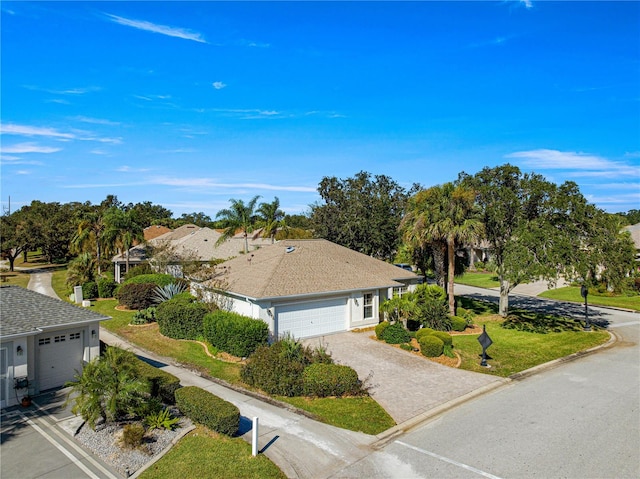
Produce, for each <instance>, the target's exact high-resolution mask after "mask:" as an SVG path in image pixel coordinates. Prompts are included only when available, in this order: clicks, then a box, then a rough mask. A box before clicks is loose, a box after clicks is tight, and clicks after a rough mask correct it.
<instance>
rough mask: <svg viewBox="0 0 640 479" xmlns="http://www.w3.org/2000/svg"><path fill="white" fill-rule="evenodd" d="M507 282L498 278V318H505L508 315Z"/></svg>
mask: <svg viewBox="0 0 640 479" xmlns="http://www.w3.org/2000/svg"><path fill="white" fill-rule="evenodd" d="M509 288H510V284H509V281H508V280H506V279H504V278H502V277H500V305H499V307H498V313H499V314H500V316H503V317H504V316H506V315H507V314H508V313H509Z"/></svg>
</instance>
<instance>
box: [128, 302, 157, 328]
mask: <svg viewBox="0 0 640 479" xmlns="http://www.w3.org/2000/svg"><path fill="white" fill-rule="evenodd" d="M155 321H156V308H154V307H153V306H151V307H150V308H147V309H141V310H139V311H136V312H135V313H134V314H133V317H132V318H131V321H130V322H129V324H136V325H139V324H148V323H155Z"/></svg>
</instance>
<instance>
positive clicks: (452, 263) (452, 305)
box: [447, 237, 456, 316]
mask: <svg viewBox="0 0 640 479" xmlns="http://www.w3.org/2000/svg"><path fill="white" fill-rule="evenodd" d="M454 246H455V241H454V239H453V237H449V238H447V256H448V257H449V267H448V270H449V271H447V273H448V274H447V295H448V296H449V314H450V315H451V316H455V315H456V297H455V295H454V294H453V279H454V276H455V272H456V271H455V270H456V258H455V247H454Z"/></svg>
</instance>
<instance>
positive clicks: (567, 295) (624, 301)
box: [540, 286, 640, 311]
mask: <svg viewBox="0 0 640 479" xmlns="http://www.w3.org/2000/svg"><path fill="white" fill-rule="evenodd" d="M540 297H542V298H549V299H557V300H560V301H573V302H575V303H583V304H584V298H583V297H582V296H580V287H579V286H567V287H565V288H558V289H552V290H549V291H545V292H544V293H542V294H540ZM587 303H588V304H592V305H594V306H610V307H614V308H624V309H631V310H634V311H640V295H635V296H623V295H618V296H606V295H602V296H601V295H599V294H589V295H588V296H587Z"/></svg>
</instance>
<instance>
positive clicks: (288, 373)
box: [240, 341, 310, 397]
mask: <svg viewBox="0 0 640 479" xmlns="http://www.w3.org/2000/svg"><path fill="white" fill-rule="evenodd" d="M309 364H310V361H309V360H306V359H305V358H304V357H301V356H299V355H295V354H288V351H287V349H286V347H285V346H284V343H283V342H282V341H278V342H275V343H273V344H272V345H271V346H259V347H258V349H256V351H255V352H254V353H253V354H252V355H251V356H250V357H249V359H248V360H247V362H246V364H245V365H244V366H243V367H242V369H241V370H240V377H241V379H242V380H243V381H244V382H246V383H247V384H249V385H250V386H253V387H256V388H258V389H262V390H263V391H264V392H266V393H267V394H272V395H279V396H288V397H292V396H301V395H302V394H303V391H304V386H303V383H302V373H303V372H304V369H305V367H307V366H308V365H309Z"/></svg>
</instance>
